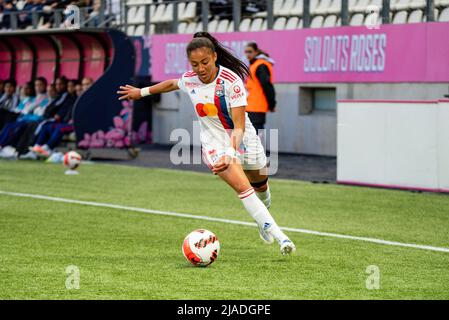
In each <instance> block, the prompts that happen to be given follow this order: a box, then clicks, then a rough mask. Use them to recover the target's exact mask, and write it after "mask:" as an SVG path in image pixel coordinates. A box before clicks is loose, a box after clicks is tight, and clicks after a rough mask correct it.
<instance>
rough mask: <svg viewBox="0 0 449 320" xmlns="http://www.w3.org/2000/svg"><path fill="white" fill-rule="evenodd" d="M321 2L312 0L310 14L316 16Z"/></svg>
mask: <svg viewBox="0 0 449 320" xmlns="http://www.w3.org/2000/svg"><path fill="white" fill-rule="evenodd" d="M318 5H319V0H310V14H311V15H312V16H314V15H316V9H317V8H318Z"/></svg>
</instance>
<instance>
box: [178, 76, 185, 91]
mask: <svg viewBox="0 0 449 320" xmlns="http://www.w3.org/2000/svg"><path fill="white" fill-rule="evenodd" d="M178 87H179V89H180V90H181V91H184V92H187V89H186V86H185V84H184V75H182V76H181V78H179V79H178Z"/></svg>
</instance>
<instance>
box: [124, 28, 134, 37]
mask: <svg viewBox="0 0 449 320" xmlns="http://www.w3.org/2000/svg"><path fill="white" fill-rule="evenodd" d="M135 29H136V28H135V27H134V26H128V27H127V28H126V34H127V35H128V36H132V35H134V30H135Z"/></svg>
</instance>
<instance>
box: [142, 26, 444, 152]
mask: <svg viewBox="0 0 449 320" xmlns="http://www.w3.org/2000/svg"><path fill="white" fill-rule="evenodd" d="M447 30H449V23H418V24H405V25H381V26H380V27H379V28H377V29H376V28H374V29H368V28H366V27H338V28H320V29H300V30H287V31H265V32H250V33H245V32H239V33H227V34H216V36H217V37H218V38H219V40H221V41H222V42H224V43H225V44H226V45H227V46H228V47H230V48H231V49H233V50H234V51H235V52H236V54H237V55H239V56H241V57H244V48H245V45H246V43H247V42H249V41H256V42H258V44H259V46H260V47H261V48H262V49H264V50H265V51H268V52H269V53H270V55H271V57H272V58H273V59H274V60H275V61H276V64H275V66H274V72H275V88H276V91H277V101H278V104H277V112H276V113H274V114H269V117H268V122H267V129H277V128H279V129H281V130H280V132H279V148H278V150H279V151H281V152H293V153H303V154H316V155H327V156H336V155H337V138H336V135H337V114H336V111H335V109H334V110H329V111H321V110H318V109H317V110H315V109H314V107H313V106H311V105H310V95H311V93H310V92H311V90H312V89H313V88H332V89H334V90H335V104H336V100H337V99H393V100H394V99H401V100H427V99H433V100H435V99H441V98H443V97H444V95H445V94H447V93H448V91H449V90H448V84H449V60H448V59H447V56H449V42H447V41H441V39H444V38H445V37H446V34H447ZM411 34H413V37H411V36H410V35H411ZM190 39H191V35H156V36H153V37H151V38H149V39H147V41H146V42H147V43H150V46H151V74H152V77H153V81H162V80H165V79H170V78H179V77H180V76H181V75H182V73H183V72H185V71H186V70H188V69H189V64H188V61H187V58H186V56H185V46H186V44H187V43H188V41H189V40H190ZM417 39H419V41H418V40H417ZM287 44H288V48H287V47H286V46H287ZM308 104H309V105H308ZM195 119H196V117H195V114H194V110H193V108H192V106H191V105H190V102H189V101H188V100H187V97H183V96H181V95H180V94H179V93H172V94H168V95H164V96H163V97H162V100H161V102H160V103H159V104H158V105H157V106H156V110H155V116H154V118H153V138H154V141H155V142H159V143H173V142H172V141H170V139H169V138H170V132H171V131H172V130H173V129H176V128H181V127H182V128H186V129H188V130H189V131H190V130H191V127H192V120H195ZM193 143H194V144H197V143H199V142H197V141H193Z"/></svg>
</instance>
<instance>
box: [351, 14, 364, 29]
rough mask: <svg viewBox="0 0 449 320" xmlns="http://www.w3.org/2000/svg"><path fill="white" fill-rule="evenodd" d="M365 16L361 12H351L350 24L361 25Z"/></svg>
mask: <svg viewBox="0 0 449 320" xmlns="http://www.w3.org/2000/svg"><path fill="white" fill-rule="evenodd" d="M364 19H365V16H364V15H363V13H356V14H353V15H352V17H351V20H350V21H349V25H350V26H362V25H363V21H364Z"/></svg>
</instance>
